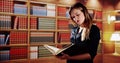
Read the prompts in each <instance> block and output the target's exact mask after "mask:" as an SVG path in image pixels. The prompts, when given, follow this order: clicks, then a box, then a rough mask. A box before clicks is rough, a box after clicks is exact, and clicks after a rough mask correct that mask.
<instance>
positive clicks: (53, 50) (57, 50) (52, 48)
mask: <svg viewBox="0 0 120 63" xmlns="http://www.w3.org/2000/svg"><path fill="white" fill-rule="evenodd" d="M44 47H45V48H46V49H48V50H49V51H50V52H51V53H52V54H53V55H56V56H62V53H65V54H68V55H69V53H70V52H72V50H73V49H74V44H70V45H68V46H67V47H65V48H63V49H60V48H57V47H55V46H51V45H47V44H45V45H44ZM73 53H74V52H73Z"/></svg>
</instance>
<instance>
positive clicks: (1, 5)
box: [0, 0, 13, 13]
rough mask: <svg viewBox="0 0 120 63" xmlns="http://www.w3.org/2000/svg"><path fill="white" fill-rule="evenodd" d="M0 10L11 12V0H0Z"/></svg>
mask: <svg viewBox="0 0 120 63" xmlns="http://www.w3.org/2000/svg"><path fill="white" fill-rule="evenodd" d="M0 12H8V13H12V12H13V0H0Z"/></svg>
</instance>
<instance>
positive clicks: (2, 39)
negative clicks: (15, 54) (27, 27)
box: [0, 31, 28, 46]
mask: <svg viewBox="0 0 120 63" xmlns="http://www.w3.org/2000/svg"><path fill="white" fill-rule="evenodd" d="M27 41H28V33H27V32H26V31H11V32H10V33H9V34H6V33H0V46H3V45H8V44H9V45H13V44H27Z"/></svg>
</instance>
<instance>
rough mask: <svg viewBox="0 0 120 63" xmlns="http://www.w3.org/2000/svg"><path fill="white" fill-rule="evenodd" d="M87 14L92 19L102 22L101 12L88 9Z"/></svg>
mask: <svg viewBox="0 0 120 63" xmlns="http://www.w3.org/2000/svg"><path fill="white" fill-rule="evenodd" d="M88 12H89V14H90V15H91V17H92V18H93V19H99V20H102V11H100V10H93V9H88Z"/></svg>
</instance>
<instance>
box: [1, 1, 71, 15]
mask: <svg viewBox="0 0 120 63" xmlns="http://www.w3.org/2000/svg"><path fill="white" fill-rule="evenodd" d="M0 4H1V5H0V6H1V7H0V12H8V13H15V14H28V13H27V10H28V8H27V5H26V4H24V3H21V4H20V3H15V2H14V1H13V0H7V1H5V0H0ZM61 10H62V11H61ZM67 10H68V8H66V7H59V6H58V10H57V11H58V16H64V17H69V13H68V11H67ZM30 14H31V15H37V16H55V14H56V5H55V4H42V5H34V4H33V5H31V7H30Z"/></svg>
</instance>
